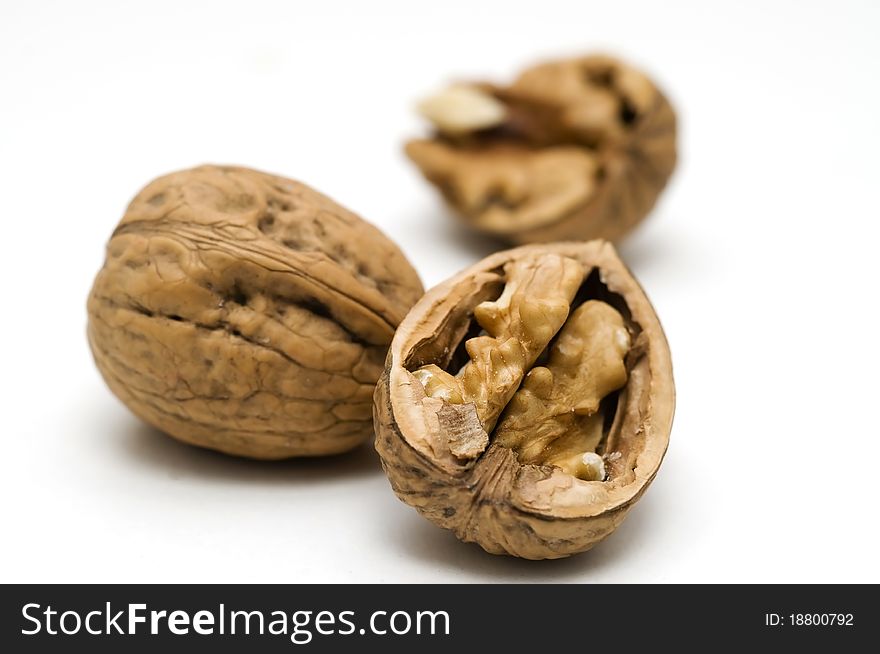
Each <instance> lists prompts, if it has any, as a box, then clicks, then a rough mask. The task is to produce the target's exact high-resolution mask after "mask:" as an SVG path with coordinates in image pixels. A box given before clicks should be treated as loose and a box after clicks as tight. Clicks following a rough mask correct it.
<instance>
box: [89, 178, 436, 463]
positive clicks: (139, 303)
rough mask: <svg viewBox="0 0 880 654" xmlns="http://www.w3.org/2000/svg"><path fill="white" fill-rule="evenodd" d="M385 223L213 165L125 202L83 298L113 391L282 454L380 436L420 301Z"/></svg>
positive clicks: (254, 448) (215, 445)
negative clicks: (379, 419)
mask: <svg viewBox="0 0 880 654" xmlns="http://www.w3.org/2000/svg"><path fill="white" fill-rule="evenodd" d="M421 294H422V285H421V282H420V281H419V279H418V276H417V274H416V273H415V271H414V270H413V268H412V266H410V264H409V262H408V261H407V260H406V258H405V257H404V255H403V254H402V253H401V252H400V250H399V249H398V248H397V247H396V246H395V245H394V244H393V243H392V242H391V241H390V240H389V239H388V238H387V237H386V236H385V235H384V234H382V233H381V232H380V231H379V230H378V229H376V228H375V227H373V226H372V225H370V224H369V223H367V222H365V221H364V220H362V219H361V218H359V217H358V216H356V215H355V214H353V213H352V212H350V211H348V210H347V209H345V208H343V207H341V206H339V205H338V204H336V203H335V202H333V201H332V200H330V199H329V198H327V197H326V196H323V195H321V194H320V193H318V192H316V191H314V190H312V189H311V188H309V187H308V186H305V185H304V184H301V183H299V182H296V181H293V180H289V179H285V178H283V177H277V176H274V175H269V174H266V173H262V172H258V171H254V170H249V169H245V168H235V167H220V166H202V167H199V168H194V169H192V170H184V171H181V172H177V173H173V174H171V175H167V176H164V177H160V178H158V179H156V180H155V181H153V182H151V183H150V184H149V185H148V186H146V187H145V188H144V189H143V190H142V191H141V192H140V193H139V194H138V195H137V196H136V197H135V198H134V200H132V202H131V204H130V205H129V207H128V209H127V211H126V213H125V215H124V217H123V218H122V220H121V221H120V223H119V225H118V227H117V228H116V230H115V231H114V233H113V236H112V238H111V239H110V242H109V243H108V244H107V255H106V260H105V263H104V267H103V268H102V269H101V271H100V272H99V273H98V275H97V277H96V279H95V282H94V286H93V288H92V292H91V295H90V297H89V301H88V314H89V326H88V337H89V344H90V346H91V349H92V353H93V355H94V358H95V362H96V364H97V366H98V369H99V370H100V372H101V374H102V375H103V377H104V379H105V381H106V382H107V384H108V385H109V387H110V388H111V390H112V391H113V392H114V393H115V394H116V395H117V396H118V397H119V398H120V399H121V400H122V401H123V402H124V403H125V404H126V406H128V408H129V409H131V411H132V412H134V413H135V414H136V415H138V416H139V417H140V418H142V419H143V420H145V421H146V422H148V423H149V424H151V425H153V426H155V427H157V428H158V429H160V430H162V431H164V432H165V433H167V434H169V435H170V436H173V437H174V438H177V439H179V440H181V441H185V442H187V443H191V444H193V445H198V446H202V447H207V448H211V449H215V450H219V451H222V452H226V453H228V454H234V455H240V456H246V457H252V458H258V459H281V458H286V457H293V456H317V455H325V454H334V453H338V452H343V451H346V450H349V449H351V448H353V447H355V446H356V445H358V444H359V443H361V442H363V441H364V440H366V439H367V438H368V437H370V436H371V435H372V425H371V420H370V417H371V397H372V392H373V387H374V386H375V383H376V380H377V379H378V377H379V375H380V374H381V371H382V363H383V361H384V357H385V353H386V351H387V348H388V344H389V343H390V342H391V338H392V335H393V334H394V330H395V328H396V327H397V325H398V323H399V322H400V320H401V319H402V318H403V316H404V315H405V314H406V312H407V310H408V309H409V308H410V306H412V304H413V303H414V302H415V301H416V300H417V299H418V298H419V297H420V296H421Z"/></svg>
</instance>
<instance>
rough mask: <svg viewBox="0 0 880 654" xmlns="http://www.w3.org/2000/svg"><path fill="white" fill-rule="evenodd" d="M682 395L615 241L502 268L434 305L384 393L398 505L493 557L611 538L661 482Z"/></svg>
mask: <svg viewBox="0 0 880 654" xmlns="http://www.w3.org/2000/svg"><path fill="white" fill-rule="evenodd" d="M674 403H675V390H674V384H673V379H672V364H671V360H670V355H669V348H668V346H667V344H666V338H665V336H664V334H663V329H662V328H661V326H660V322H659V321H658V320H657V316H656V315H655V313H654V310H653V308H652V307H651V304H650V303H649V302H648V299H647V298H646V297H645V294H644V292H643V291H642V289H641V288H640V287H639V285H638V283H637V282H636V281H635V279H634V278H633V277H632V275H631V274H630V272H629V271H628V270H627V269H626V267H625V266H624V265H623V263H622V262H621V261H620V259H619V258H618V257H617V254H616V252H615V251H614V248H613V246H612V245H611V244H610V243H608V242H605V241H591V242H588V243H573V242H572V243H554V244H547V245H529V246H524V247H520V248H516V249H513V250H508V251H505V252H499V253H496V254H493V255H491V256H489V257H487V258H486V259H484V260H483V261H481V262H479V263H477V264H475V265H474V266H472V267H471V268H468V269H467V270H465V271H464V272H462V273H460V274H458V275H456V276H455V277H453V278H452V279H450V280H448V281H446V282H444V283H442V284H440V285H439V286H437V287H435V288H433V289H431V290H430V291H428V292H427V293H426V294H425V295H424V296H423V297H422V298H421V300H419V301H418V302H417V303H416V305H415V306H414V307H413V308H412V309H411V310H410V312H409V314H408V315H407V317H406V318H404V320H403V322H402V323H401V324H400V327H398V329H397V333H396V334H395V336H394V340H393V341H392V343H391V348H390V349H389V351H388V359H387V362H386V368H385V372H384V373H383V375H382V378H381V379H380V381H379V384H378V385H377V386H376V395H375V408H374V419H375V423H376V449H377V450H378V452H379V455H380V456H381V458H382V464H383V467H384V469H385V472H386V474H387V475H388V478H389V480H390V481H391V486H392V488H393V489H394V491H395V492H396V493H397V495H398V497H399V498H400V499H401V500H403V501H404V502H406V503H407V504H409V505H410V506H413V507H415V508H416V509H417V510H418V511H419V513H421V514H422V515H423V516H425V517H426V518H428V519H429V520H431V521H432V522H434V523H436V524H437V525H439V526H441V527H444V528H446V529H450V530H452V531H453V532H454V533H455V535H456V536H457V537H458V538H460V539H461V540H464V541H469V542H476V543H478V544H479V545H480V546H482V547H483V548H484V549H485V550H487V551H489V552H492V553H495V554H511V555H514V556H520V557H523V558H528V559H547V558H559V557H563V556H568V555H570V554H574V553H576V552H582V551H584V550H586V549H589V548H590V547H592V546H593V545H594V544H595V543H597V542H598V541H600V540H601V539H603V538H605V537H606V536H607V535H608V534H610V533H611V532H612V531H613V530H614V529H616V528H617V527H618V526H619V525H620V523H621V522H622V521H623V519H624V517H625V516H626V514H627V512H628V511H629V510H630V508H632V506H633V505H634V504H635V502H636V501H637V500H638V499H639V498H640V497H641V496H642V494H643V493H644V492H645V489H646V488H647V487H648V485H649V484H650V483H651V480H653V479H654V476H655V475H656V473H657V470H658V468H659V467H660V463H661V461H662V460H663V456H664V454H665V452H666V448H667V445H668V443H669V432H670V429H671V426H672V415H673V409H674Z"/></svg>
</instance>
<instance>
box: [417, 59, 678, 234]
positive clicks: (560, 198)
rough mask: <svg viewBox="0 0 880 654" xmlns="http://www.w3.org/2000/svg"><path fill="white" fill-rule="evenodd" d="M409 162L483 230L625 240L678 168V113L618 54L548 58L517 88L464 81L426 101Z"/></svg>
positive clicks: (523, 77) (522, 76)
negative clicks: (428, 133) (425, 126)
mask: <svg viewBox="0 0 880 654" xmlns="http://www.w3.org/2000/svg"><path fill="white" fill-rule="evenodd" d="M420 110H421V112H422V114H423V115H424V116H425V117H426V118H427V119H428V120H429V121H430V122H431V123H432V124H433V125H434V127H435V129H436V134H435V135H434V136H433V137H432V138H428V139H418V140H413V141H410V142H409V143H408V144H407V147H406V152H407V155H408V156H409V158H410V159H411V160H412V161H413V162H414V163H415V164H416V165H417V166H418V167H419V169H420V170H421V172H422V173H423V175H424V176H425V177H426V178H427V179H428V180H429V181H430V182H431V183H433V184H434V185H435V186H436V187H437V188H438V189H439V190H440V191H441V192H442V194H443V195H444V197H445V198H446V200H447V202H448V203H449V204H450V205H451V207H452V208H453V209H454V210H455V211H456V212H457V213H459V214H460V215H461V216H463V217H464V218H465V220H466V222H467V223H468V224H470V225H472V226H473V227H474V228H476V229H478V230H480V231H482V232H485V233H488V234H491V235H494V236H496V237H500V238H502V239H504V240H507V241H509V242H513V243H531V242H543V241H554V240H564V239H576V240H588V239H592V238H604V239H609V240H619V239H620V238H622V237H623V236H625V235H626V234H627V233H628V232H629V231H630V230H631V229H632V228H633V227H635V226H636V225H637V224H638V223H639V222H640V221H641V220H642V219H643V218H644V217H645V216H646V215H647V214H648V212H649V211H650V210H651V208H652V207H653V206H654V203H655V201H656V200H657V197H658V196H659V195H660V192H661V191H662V190H663V188H664V186H665V185H666V182H667V180H668V179H669V177H670V175H671V174H672V171H673V169H674V168H675V161H676V146H675V136H676V125H675V114H674V112H673V110H672V107H671V106H670V104H669V102H668V101H667V100H666V98H665V97H664V96H663V94H662V93H660V91H659V90H658V89H657V87H656V86H654V84H653V83H652V82H651V81H650V80H649V79H648V78H647V77H645V75H643V74H642V73H640V72H639V71H637V70H635V69H634V68H632V67H630V66H628V65H626V64H624V63H622V62H620V61H618V60H616V59H613V58H610V57H605V56H588V57H579V58H575V59H566V60H562V61H554V62H549V63H544V64H540V65H537V66H534V67H533V68H530V69H528V70H526V71H524V72H523V73H521V74H520V76H519V77H518V78H517V79H516V80H515V81H514V82H513V83H512V84H510V85H509V86H495V85H492V84H472V85H469V86H468V85H462V84H458V85H456V86H453V87H451V88H450V89H448V90H447V91H444V92H441V93H440V94H438V95H437V96H435V97H433V98H429V99H428V100H426V101H425V102H423V103H422V105H421V106H420Z"/></svg>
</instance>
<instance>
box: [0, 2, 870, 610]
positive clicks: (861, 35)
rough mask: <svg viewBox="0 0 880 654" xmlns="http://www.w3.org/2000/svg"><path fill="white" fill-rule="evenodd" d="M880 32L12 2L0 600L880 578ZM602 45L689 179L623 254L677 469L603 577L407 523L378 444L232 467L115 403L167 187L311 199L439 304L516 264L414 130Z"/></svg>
mask: <svg viewBox="0 0 880 654" xmlns="http://www.w3.org/2000/svg"><path fill="white" fill-rule="evenodd" d="M734 5H735V6H734ZM878 32H880V4H878V3H871V2H861V3H857V2H841V1H839V0H836V1H829V2H824V3H813V2H775V3H774V2H766V1H761V2H753V3H749V4H747V3H707V2H693V3H684V2H663V3H658V2H644V3H641V2H581V1H575V0H572V1H570V2H555V1H550V0H541V1H540V2H534V1H532V2H527V3H526V2H524V3H516V2H513V1H512V0H501V1H499V2H477V1H476V0H469V1H467V2H455V1H452V0H443V1H434V2H431V3H420V2H413V1H402V2H377V1H371V2H355V1H352V2H348V3H342V2H331V1H328V0H321V1H320V2H259V1H255V0H248V1H247V2H239V3H224V2H205V3H198V2H179V1H176V0H175V1H172V2H164V1H161V2H160V1H156V0H152V1H151V2H141V3H129V2H105V3H99V2H75V3H73V2H57V3H54V2H45V1H42V2H27V1H24V0H21V1H12V2H10V1H9V0H3V3H2V5H0V198H2V204H0V211H2V214H0V221H2V231H0V234H2V236H0V243H2V250H0V272H2V302H0V311H2V320H0V339H2V340H0V343H2V353H0V385H2V393H0V398H2V417H0V438H2V450H0V452H2V455H0V461H2V463H0V466H2V472H0V502H2V509H0V521H2V523H0V532H2V538H0V554H2V556H0V581H3V582H10V581H31V582H35V581H114V582H137V581H276V582H304V581H380V582H390V581H401V582H428V581H492V580H496V581H566V582H567V581H573V582H598V581H603V582H636V581H649V582H685V581H695V582H715V581H734V582H744V581H758V582H762V581H764V582H783V581H790V582H808V581H823V582H824V581H840V582H859V581H871V582H880V567H878V562H877V561H878V555H877V552H878V551H880V539H878V533H880V531H878V509H877V507H876V505H877V501H878V483H880V479H878V475H877V470H878V465H877V462H878V460H880V447H878V441H880V428H878V399H877V395H878V391H880V377H878V370H880V357H878V348H880V344H878V336H877V330H878V318H880V314H878V309H877V304H878V292H877V285H878V280H880V275H878V255H877V248H878V236H880V230H878V220H880V211H878V172H880V163H878V159H880V157H878V154H880V129H878V122H880V118H878V117H880V90H878V87H880V47H878V37H877V35H878ZM594 49H600V50H606V51H610V52H613V53H617V54H619V55H621V56H624V57H625V58H627V59H629V60H631V61H633V62H635V63H638V64H639V65H641V66H642V67H643V68H644V69H645V70H647V71H648V72H649V73H650V74H651V75H652V76H654V78H655V79H656V80H657V81H658V82H659V83H660V84H661V85H662V87H663V88H664V89H665V90H666V91H667V92H668V94H669V96H670V97H671V99H672V100H673V102H674V104H675V105H676V107H677V109H678V111H679V116H680V124H681V142H680V150H681V163H680V166H679V168H678V171H677V174H676V176H675V179H674V182H673V184H672V185H671V186H670V187H669V189H668V191H667V192H666V194H665V195H664V197H663V200H662V202H661V203H660V205H659V206H658V208H657V210H656V211H655V213H654V215H652V217H651V218H650V219H649V221H648V222H647V223H645V224H644V225H643V227H642V228H641V229H640V230H639V231H638V233H636V234H635V235H634V236H633V237H632V238H631V239H630V240H628V241H627V242H626V243H625V244H624V246H623V248H622V254H623V255H624V257H625V259H626V260H627V261H628V262H629V264H630V265H631V266H632V268H633V269H634V271H635V273H636V274H637V276H638V277H639V278H640V280H641V282H642V283H643V285H644V287H645V288H646V290H647V292H648V294H649V296H650V297H651V298H652V300H653V302H654V305H655V307H656V309H657V311H658V313H659V315H660V317H661V319H662V321H663V324H664V325H665V327H666V330H667V334H668V337H669V340H670V343H671V347H672V352H673V360H674V363H675V372H676V381H677V390H678V398H679V400H678V410H677V415H676V420H675V426H674V429H673V433H672V441H671V446H670V449H669V453H668V456H667V458H666V461H665V462H664V464H663V467H662V468H661V470H660V473H659V475H658V477H657V480H656V481H655V483H654V485H653V486H652V487H651V489H650V490H649V491H648V493H647V494H646V496H645V497H644V498H643V499H642V500H641V501H640V503H639V504H638V505H637V506H636V508H635V509H634V510H633V511H632V512H631V514H630V517H629V518H628V519H627V521H626V523H625V524H624V525H623V526H622V527H621V528H620V529H619V530H618V531H617V532H616V533H615V534H614V535H612V536H611V537H610V538H608V539H607V540H606V541H605V542H603V543H602V544H600V545H599V546H597V547H596V548H595V549H594V550H593V551H591V552H589V553H587V554H584V555H580V556H576V557H573V558H571V559H568V560H563V561H549V562H528V561H518V560H512V559H507V558H499V557H492V556H490V555H487V554H484V553H483V552H482V551H481V550H479V548H477V547H476V546H474V545H465V544H461V543H459V542H458V541H456V540H455V538H454V537H453V536H452V535H451V534H449V533H447V532H444V531H441V530H440V529H438V528H436V527H434V526H433V525H431V524H429V523H428V522H426V521H425V520H423V519H422V518H420V517H419V516H418V515H417V514H416V513H415V511H413V510H412V509H410V508H408V507H406V506H405V505H403V504H402V503H400V502H399V501H398V500H397V499H396V498H395V497H394V495H393V494H392V492H391V490H390V488H389V486H388V483H387V481H386V479H385V477H384V475H383V474H382V472H381V470H380V467H379V465H378V462H377V459H376V456H375V455H374V453H373V452H372V450H371V449H370V448H369V447H364V448H362V449H361V450H359V451H356V452H354V453H352V454H350V455H347V456H343V457H340V458H337V459H333V460H323V461H291V462H284V463H277V464H261V463H255V462H247V461H240V460H235V459H232V458H228V457H224V456H221V455H217V454H213V453H211V452H206V451H200V450H197V449H193V448H189V447H186V446H184V445H180V444H178V443H176V442H175V441H172V440H171V439H169V438H166V437H164V436H162V435H161V434H159V433H157V432H155V431H153V430H152V429H150V428H148V427H146V426H144V425H142V424H140V423H139V422H138V421H137V420H136V419H135V418H134V417H132V416H131V415H130V414H129V413H128V412H127V410H126V409H125V408H124V407H123V406H122V405H121V404H120V403H119V402H118V401H117V400H116V399H115V398H114V397H113V396H112V395H111V394H110V392H109V391H108V390H107V389H106V387H105V386H104V384H103V383H102V381H101V379H100V377H99V375H98V373H97V371H96V369H95V367H94V365H93V363H92V361H91V357H90V354H89V351H88V347H87V344H86V338H85V323H86V313H85V303H86V297H87V294H88V291H89V287H90V285H91V281H92V278H93V276H94V274H95V272H96V271H97V270H98V268H99V267H100V266H101V262H102V259H103V247H104V243H105V242H106V240H107V238H108V237H109V235H110V233H111V231H112V229H113V227H114V225H115V223H116V221H117V220H118V219H119V218H120V216H121V215H122V212H123V210H124V208H125V205H126V203H127V202H128V200H129V199H130V198H131V196H132V195H133V194H134V193H135V192H136V191H137V190H138V189H139V188H140V187H141V186H142V185H144V184H145V183H146V182H147V181H149V180H150V179H151V178H153V177H155V176H157V175H159V174H161V173H165V172H168V171H171V170H175V169H179V168H184V167H188V166H192V165H195V164H199V163H203V162H217V163H237V164H244V165H249V166H252V167H256V168H261V169H264V170H268V171H272V172H277V173H280V174H284V175H288V176H291V177H295V178H298V179H301V180H303V181H305V182H307V183H309V184H311V185H313V186H315V187H316V188H318V189H320V190H322V191H324V192H326V193H327V194H329V195H331V196H332V197H334V198H335V199H337V200H338V201H340V202H341V203H343V204H345V205H346V206H348V207H350V208H352V209H354V210H355V211H357V212H359V213H360V214H362V215H363V216H365V217H366V218H368V219H369V220H371V221H373V222H374V223H376V224H378V225H379V226H380V227H382V228H383V229H384V230H385V231H386V232H387V233H388V234H390V235H391V236H392V237H393V238H394V239H395V240H396V241H397V242H398V243H399V244H400V245H401V246H402V248H403V249H404V250H405V251H406V252H407V253H408V255H409V257H410V259H411V260H412V262H413V263H414V265H415V266H416V268H417V269H418V271H419V272H420V274H421V275H422V278H423V280H424V282H425V283H426V285H428V286H430V285H433V284H436V283H438V282H440V281H441V280H443V279H445V278H446V277H448V276H449V275H450V274H452V273H454V272H455V271H457V270H459V269H460V268H462V267H464V266H466V265H468V264H470V263H472V262H474V261H476V260H477V259H479V258H480V257H482V256H483V255H485V254H487V253H488V252H489V251H490V250H491V248H492V244H490V243H488V242H485V241H483V240H480V239H477V238H474V237H472V236H470V235H469V234H467V233H466V232H464V231H463V230H462V228H460V227H458V226H457V224H456V223H454V222H453V221H452V220H449V219H448V216H447V214H446V212H445V210H444V209H443V208H442V206H441V205H440V203H439V202H438V200H437V198H436V196H435V195H434V193H433V191H432V190H431V189H430V188H429V187H428V186H427V185H425V184H424V183H422V181H421V179H420V178H419V177H418V175H417V174H416V173H415V172H414V170H413V169H412V168H411V167H410V166H409V165H408V163H407V162H406V161H405V160H404V158H403V156H402V155H401V143H402V142H403V140H404V139H405V138H407V137H408V136H412V135H416V134H419V133H420V130H421V129H422V127H423V126H422V125H421V123H420V122H419V120H418V119H417V118H416V117H414V116H413V115H412V112H411V107H412V105H413V102H414V101H415V100H416V99H417V98H418V97H419V96H421V95H423V94H424V93H426V92H429V91H431V90H433V89H434V88H436V87H437V86H438V85H440V84H442V83H443V82H444V81H445V80H448V79H451V78H455V77H461V78H470V77H476V78H495V79H499V80H505V79H509V78H510V77H511V76H512V75H513V73H514V72H515V71H516V70H517V69H519V68H520V67H522V66H524V65H526V64H529V63H531V62H533V61H534V60H535V59H540V58H542V57H554V56H558V55H566V54H574V53H578V52H583V51H589V50H594ZM832 608H834V607H832Z"/></svg>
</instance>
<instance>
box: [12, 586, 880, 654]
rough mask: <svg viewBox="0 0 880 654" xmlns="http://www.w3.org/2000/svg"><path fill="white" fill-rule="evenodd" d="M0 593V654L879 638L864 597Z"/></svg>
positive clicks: (531, 590)
mask: <svg viewBox="0 0 880 654" xmlns="http://www.w3.org/2000/svg"><path fill="white" fill-rule="evenodd" d="M2 595H3V597H2V604H0V611H2V614H0V615H2V635H0V645H2V646H3V651H6V652H28V651H39V652H44V651H67V650H68V649H72V648H74V647H76V648H81V647H82V648H86V649H85V651H89V652H119V651H126V652H139V651H145V652H146V651H157V650H159V649H160V648H161V651H163V652H175V651H186V652H192V651H211V652H241V651H247V652H285V651H288V652H292V651H298V650H299V651H310V652H324V651H328V652H329V651H340V650H342V651H346V650H356V649H362V648H364V647H366V648H369V649H372V648H374V647H378V648H382V651H387V652H398V651H400V652H404V651H405V652H410V653H411V652H414V651H415V652H419V653H421V652H441V651H449V650H450V648H452V647H456V648H468V649H471V648H476V647H487V646H488V647H490V648H492V649H496V648H511V651H513V652H521V651H526V650H529V649H534V650H535V651H544V650H548V649H549V650H552V649H554V648H556V647H562V646H565V647H577V648H579V649H582V650H584V651H587V650H592V649H595V648H597V647H603V648H607V647H615V648H622V650H623V651H632V650H633V649H634V648H635V647H636V646H638V647H651V648H657V649H660V648H662V649H663V650H664V651H665V650H667V649H671V650H672V651H676V650H679V649H680V648H682V647H694V646H699V647H702V648H712V647H714V646H715V645H717V644H718V643H719V642H723V643H724V644H725V645H730V646H737V645H752V644H766V645H768V646H773V645H792V644H810V645H812V646H823V645H827V646H829V647H843V648H844V649H842V650H835V651H854V649H851V648H854V647H855V645H856V643H864V642H866V640H865V639H866V637H867V638H868V639H869V640H868V641H867V642H870V640H871V636H875V637H876V636H878V635H880V633H878V632H880V628H878V601H877V599H876V587H873V586H815V585H813V586H744V585H743V586H693V585H691V586H680V585H667V586H641V585H629V586H597V585H552V586H551V585H495V586H462V585H441V586H405V585H404V586H401V585H397V586H390V585H386V586H351V585H315V586H299V585H277V586H258V585H242V586H236V585H216V586H211V585H201V586H167V585H146V586H122V585H118V586H113V585H111V586H83V585H72V586H57V585H46V586H4V587H3V588H2ZM123 648H124V649H123ZM194 648H195V649H194Z"/></svg>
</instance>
